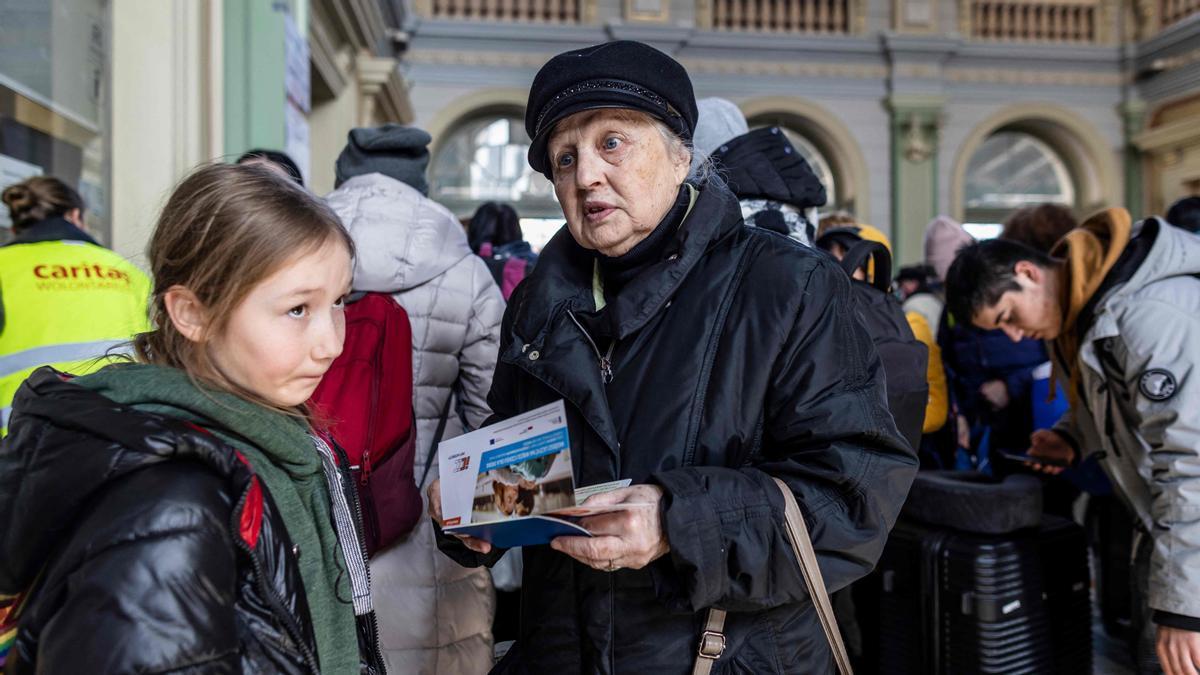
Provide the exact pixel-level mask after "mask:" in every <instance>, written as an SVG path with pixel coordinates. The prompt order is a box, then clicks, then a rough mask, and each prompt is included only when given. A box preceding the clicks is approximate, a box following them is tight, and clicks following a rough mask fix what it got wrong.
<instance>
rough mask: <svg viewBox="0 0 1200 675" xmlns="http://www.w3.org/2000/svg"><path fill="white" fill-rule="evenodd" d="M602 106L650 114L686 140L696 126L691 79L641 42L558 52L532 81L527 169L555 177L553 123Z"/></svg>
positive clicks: (527, 109)
mask: <svg viewBox="0 0 1200 675" xmlns="http://www.w3.org/2000/svg"><path fill="white" fill-rule="evenodd" d="M598 108H627V109H630V110H638V111H641V112H644V113H648V114H650V115H652V116H654V117H656V118H658V119H660V120H662V121H663V122H664V123H666V125H667V126H668V127H670V129H671V130H672V131H674V132H675V133H676V134H678V135H679V137H680V138H682V139H683V140H685V141H690V140H691V139H692V132H693V131H694V130H695V128H696V115H697V112H696V95H695V93H693V91H692V80H691V78H689V77H688V74H687V70H685V69H684V67H683V66H682V65H680V63H679V62H678V61H676V60H675V59H673V58H671V57H670V56H667V55H666V54H664V53H662V52H660V51H658V50H657V49H655V48H654V47H651V46H650V45H646V44H642V43H641V42H631V41H628V40H622V41H618V42H607V43H604V44H601V45H595V46H592V47H585V48H583V49H576V50H574V51H569V52H564V53H562V54H559V55H558V56H555V57H554V58H552V59H550V60H549V61H547V62H546V65H544V66H542V69H541V70H539V71H538V74H537V77H535V78H533V86H531V87H530V88H529V103H528V104H527V105H526V107H525V131H526V132H527V133H528V134H529V138H530V139H532V141H533V142H532V143H531V144H530V146H529V165H530V166H532V167H533V168H534V170H536V171H539V172H541V173H542V174H545V176H546V177H547V178H552V175H551V167H550V159H549V157H548V156H547V154H546V144H547V143H548V141H549V140H550V132H551V131H553V130H554V125H555V124H557V123H558V122H559V121H561V120H562V119H563V118H565V117H568V116H570V115H574V114H575V113H577V112H582V111H584V110H596V109H598Z"/></svg>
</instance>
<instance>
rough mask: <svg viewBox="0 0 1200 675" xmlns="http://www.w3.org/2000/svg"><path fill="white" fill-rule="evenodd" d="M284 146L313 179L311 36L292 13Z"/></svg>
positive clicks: (286, 23)
mask: <svg viewBox="0 0 1200 675" xmlns="http://www.w3.org/2000/svg"><path fill="white" fill-rule="evenodd" d="M283 25H284V36H285V42H284V74H283V79H284V91H285V94H286V95H285V97H284V102H283V106H284V110H283V123H284V132H283V133H284V140H283V143H284V147H283V150H284V152H286V153H287V154H288V155H290V156H291V158H292V159H293V160H295V161H296V165H297V166H299V167H300V173H301V175H303V176H304V179H305V180H311V176H310V175H309V172H308V168H309V167H308V165H309V154H310V146H309V138H308V113H309V111H310V110H311V109H312V83H311V80H310V79H309V65H308V64H309V54H308V40H307V39H306V38H305V36H304V35H303V34H301V33H300V30H299V29H298V28H297V27H296V22H295V21H294V20H293V19H292V16H291V14H290V13H285V16H284V20H283Z"/></svg>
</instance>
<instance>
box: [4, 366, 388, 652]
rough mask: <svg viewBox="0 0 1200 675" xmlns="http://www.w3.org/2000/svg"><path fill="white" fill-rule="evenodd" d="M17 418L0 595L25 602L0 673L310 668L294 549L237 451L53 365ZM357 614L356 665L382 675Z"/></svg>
mask: <svg viewBox="0 0 1200 675" xmlns="http://www.w3.org/2000/svg"><path fill="white" fill-rule="evenodd" d="M14 410H15V412H14V414H13V417H12V420H11V422H10V425H9V432H10V433H9V435H8V436H7V437H6V438H5V439H4V441H3V445H0V514H2V520H0V596H2V595H14V594H22V595H23V600H24V606H23V607H22V609H21V610H20V613H19V624H18V632H17V637H16V642H15V644H14V645H13V647H12V650H11V651H10V653H9V654H8V663H7V666H6V670H5V672H6V673H7V675H24V674H26V673H30V674H31V673H44V674H48V675H49V674H57V673H63V674H64V675H65V674H68V673H69V674H76V673H288V674H293V673H295V674H312V675H317V673H318V669H317V657H316V644H315V641H314V639H313V635H312V629H311V626H310V625H309V622H308V616H309V609H308V601H307V600H306V598H305V594H304V586H303V582H302V581H301V578H300V568H299V567H298V566H297V559H296V554H297V552H296V551H295V549H294V548H293V545H292V542H291V540H290V539H289V537H288V534H287V529H286V527H285V526H284V523H283V520H282V519H281V517H280V515H279V513H278V512H277V511H276V509H275V504H274V502H273V501H272V499H271V495H270V494H269V493H268V492H267V491H266V490H265V489H264V488H263V487H262V484H261V483H260V482H259V480H258V478H257V477H255V475H254V473H253V471H252V470H251V468H250V466H249V465H248V464H247V463H246V462H245V460H244V459H242V458H241V455H240V454H239V453H238V452H237V451H235V450H234V449H233V448H232V447H230V446H229V445H228V444H226V443H224V442H222V441H221V440H220V439H219V438H217V437H216V436H214V435H213V434H212V433H210V432H208V431H206V430H204V429H201V428H200V427H198V426H195V425H193V424H190V423H187V422H183V421H181V420H178V419H175V418H172V417H167V416H163V415H155V414H151V413H145V412H140V411H136V410H134V409H132V408H128V407H125V406H122V405H119V404H117V403H114V402H113V401H111V400H109V399H107V398H105V397H103V396H101V395H100V394H97V393H95V392H93V391H91V390H88V389H85V388H83V387H80V386H77V385H74V384H72V383H71V382H70V381H69V378H67V377H65V376H62V375H61V374H59V373H57V372H55V371H54V370H51V369H50V368H42V369H40V370H38V371H35V372H34V374H33V375H32V376H31V377H30V378H29V380H27V381H26V382H25V384H23V385H22V386H21V389H20V390H18V392H17V396H16V400H15V402H14ZM314 452H315V450H314ZM350 490H351V492H352V491H353V487H352V486H351V487H350ZM370 621H371V619H370V618H369V617H360V621H359V643H360V652H361V653H363V654H366V655H368V656H367V657H366V658H365V660H364V663H363V665H362V669H361V672H362V673H364V674H366V673H382V672H383V667H382V665H381V660H380V658H379V655H378V652H377V651H376V649H375V641H374V635H373V624H371V623H370Z"/></svg>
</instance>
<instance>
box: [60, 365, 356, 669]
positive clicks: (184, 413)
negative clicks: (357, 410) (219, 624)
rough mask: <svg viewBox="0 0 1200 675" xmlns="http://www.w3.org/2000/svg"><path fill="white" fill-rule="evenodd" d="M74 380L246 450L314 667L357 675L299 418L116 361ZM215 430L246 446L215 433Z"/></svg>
mask: <svg viewBox="0 0 1200 675" xmlns="http://www.w3.org/2000/svg"><path fill="white" fill-rule="evenodd" d="M74 382H75V383H76V384H79V385H80V386H83V387H86V388H88V389H91V390H93V391H95V392H97V393H99V394H102V395H104V396H106V397H108V398H109V399H112V400H113V401H116V402H117V403H121V404H123V405H127V406H131V407H133V408H135V409H137V410H143V411H146V412H153V413H159V414H164V415H170V416H171V417H176V418H179V419H184V420H188V421H190V422H194V423H196V424H198V425H200V426H202V427H211V428H212V431H213V432H214V433H216V434H217V435H218V436H221V438H222V439H223V440H225V441H226V442H228V443H230V444H231V445H233V446H235V447H236V448H237V449H238V450H240V451H241V452H242V454H243V455H245V457H246V459H247V461H249V462H250V466H251V467H253V468H254V472H255V474H257V475H258V478H259V480H261V481H262V483H263V485H265V486H266V488H267V492H269V493H270V494H271V497H272V499H273V500H274V502H275V506H276V508H278V510H279V514H280V515H281V516H282V517H283V522H284V525H285V526H286V527H287V532H288V535H289V536H290V537H291V539H292V543H294V544H296V545H298V546H299V547H300V559H299V565H300V577H301V579H302V580H303V582H304V591H305V594H306V595H307V596H308V608H309V614H310V617H309V618H310V621H311V623H312V627H313V635H314V637H315V638H316V641H317V655H318V659H319V661H320V666H321V672H323V673H355V672H358V667H359V654H358V633H357V630H356V626H355V619H354V606H353V604H352V601H351V598H352V597H353V594H352V593H351V589H350V578H349V575H348V574H347V573H346V571H345V570H346V563H345V560H343V559H342V553H341V549H340V548H338V539H337V532H336V530H335V529H334V526H333V520H332V514H331V512H330V509H331V506H330V497H329V488H328V487H327V485H326V482H325V476H324V474H323V473H322V469H321V458H320V456H319V455H318V454H317V450H316V448H315V446H314V445H313V440H312V438H310V437H309V435H308V427H307V425H306V424H305V423H304V421H303V420H300V419H296V418H291V417H288V416H287V415H284V414H282V413H278V412H274V411H271V410H268V409H266V408H264V407H262V406H259V405H255V404H253V403H250V402H249V401H246V400H243V399H241V398H238V397H237V396H234V395H232V394H228V393H224V392H218V391H209V390H205V391H201V390H200V389H197V388H196V385H194V384H193V383H192V381H191V380H190V379H189V378H188V376H187V375H186V374H185V373H184V372H183V371H180V370H177V369H175V368H167V367H163V366H151V365H144V364H122V365H116V366H110V367H108V368H105V369H104V370H101V371H100V372H98V373H94V374H92V375H85V376H83V377H80V378H77V379H76V380H74ZM222 427H223V428H226V429H230V430H232V431H234V432H235V433H237V434H239V435H241V436H243V437H245V438H246V439H247V440H249V441H250V442H251V443H253V445H249V444H247V443H245V442H243V441H242V440H241V439H235V438H230V437H227V436H224V435H221V433H220V432H219V429H220V428H222Z"/></svg>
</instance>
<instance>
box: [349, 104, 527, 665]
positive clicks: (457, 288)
mask: <svg viewBox="0 0 1200 675" xmlns="http://www.w3.org/2000/svg"><path fill="white" fill-rule="evenodd" d="M428 143H429V135H428V134H426V133H425V132H423V131H421V130H419V129H414V128H411V127H400V126H398V125H387V126H384V127H379V128H376V129H355V130H353V131H352V132H350V142H349V144H348V145H347V147H346V149H345V150H344V151H343V152H342V155H341V156H340V157H339V158H338V165H337V180H338V187H337V189H336V190H334V191H333V192H332V193H331V194H330V195H329V196H328V197H327V199H328V201H329V205H330V206H331V207H333V210H334V211H336V212H337V214H338V216H340V217H341V219H342V222H343V223H344V224H345V226H346V228H347V229H348V230H349V231H350V234H351V236H352V237H353V238H354V243H355V247H356V248H357V252H356V258H355V261H354V282H353V287H354V290H355V291H375V292H382V293H388V294H390V295H391V296H392V297H393V298H395V299H396V301H397V302H398V303H400V305H401V306H402V307H404V309H405V311H407V312H408V316H409V320H410V321H411V322H412V330H413V385H414V392H413V404H414V408H415V411H416V419H417V452H416V461H415V465H416V466H415V474H416V475H415V478H416V480H420V479H421V477H422V475H423V474H424V473H425V464H426V458H427V457H428V455H429V449H430V447H431V445H432V443H433V440H434V436H435V434H436V430H437V427H438V422H439V420H440V418H441V416H442V413H443V411H444V410H445V409H446V401H447V397H450V396H454V397H455V398H454V399H453V401H452V405H451V407H450V412H449V415H448V416H447V423H446V428H445V432H444V434H443V438H452V437H454V436H457V435H459V434H461V433H463V432H464V428H463V424H464V422H465V424H466V425H468V426H470V427H471V428H477V427H479V426H480V425H481V424H482V423H483V421H484V420H485V419H486V418H487V417H488V416H489V415H490V414H491V410H490V409H489V408H488V405H487V394H488V390H489V389H490V388H491V384H492V373H493V371H494V370H495V367H496V355H497V352H498V350H499V335H500V319H501V317H502V316H503V314H504V300H503V298H502V297H501V295H500V289H499V288H498V287H497V286H496V283H495V281H494V280H493V279H492V275H491V273H490V272H489V271H488V268H487V265H486V264H485V263H484V262H483V260H482V259H480V258H479V257H478V256H476V255H473V254H472V252H471V249H470V247H469V246H468V245H467V237H466V234H465V233H464V232H463V229H462V226H461V225H460V224H459V222H458V220H457V219H456V218H455V217H454V215H453V214H452V213H450V211H449V210H447V209H446V208H445V207H443V206H442V205H440V204H438V203H436V202H434V201H432V200H430V199H429V198H427V197H426V196H425V194H424V193H425V191H426V189H427V187H426V183H425V166H426V165H427V163H428V158H429V155H428V151H427V150H426V149H425V148H426V146H427V145H428ZM414 186H415V187H414ZM437 473H438V472H437V462H436V460H435V461H434V463H433V466H432V468H431V469H430V471H429V476H428V478H427V479H426V483H428V482H429V481H432V480H433V479H434V478H436V477H437ZM421 493H422V495H424V493H425V490H424V486H422V490H421ZM371 596H372V600H373V603H374V606H375V612H376V614H377V615H378V618H379V646H380V648H381V649H382V651H383V653H384V657H385V659H386V661H387V667H388V671H389V672H392V673H403V674H405V675H408V674H412V675H426V674H442V673H445V674H451V673H453V674H454V675H458V674H460V673H461V674H464V675H471V674H474V673H486V672H487V671H488V670H489V669H490V668H491V666H492V660H493V653H492V633H491V629H492V616H493V612H494V608H495V607H494V605H495V595H494V592H493V590H492V582H491V578H490V576H489V574H488V572H487V570H485V569H483V568H478V569H467V568H464V567H460V566H459V565H458V564H456V563H455V562H453V561H452V560H450V559H449V558H447V557H446V556H444V555H442V554H441V553H440V552H439V551H438V550H437V546H436V544H435V541H434V533H433V526H432V522H431V521H430V520H429V519H428V518H422V519H421V520H420V521H419V523H418V525H417V527H416V529H414V530H413V531H412V532H411V533H410V534H409V535H408V536H406V537H405V538H403V539H402V540H401V541H400V542H399V543H397V544H395V545H393V546H392V547H390V548H388V549H386V550H384V551H381V552H380V553H378V554H376V556H375V557H374V558H373V559H372V560H371Z"/></svg>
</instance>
